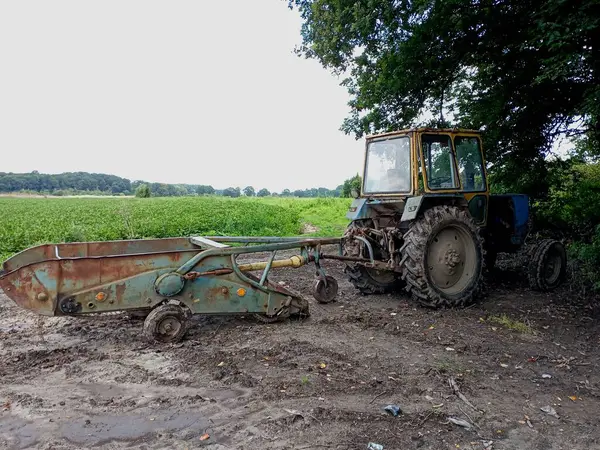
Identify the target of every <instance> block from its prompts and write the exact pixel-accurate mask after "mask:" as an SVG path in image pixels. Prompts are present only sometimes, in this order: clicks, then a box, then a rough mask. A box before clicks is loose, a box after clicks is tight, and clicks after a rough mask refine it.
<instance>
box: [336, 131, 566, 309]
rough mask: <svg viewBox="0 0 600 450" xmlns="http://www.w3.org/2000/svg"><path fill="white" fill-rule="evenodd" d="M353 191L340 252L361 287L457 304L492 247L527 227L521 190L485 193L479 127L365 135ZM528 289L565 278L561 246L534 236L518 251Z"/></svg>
mask: <svg viewBox="0 0 600 450" xmlns="http://www.w3.org/2000/svg"><path fill="white" fill-rule="evenodd" d="M362 180H363V183H362V188H361V192H355V193H354V194H353V196H354V197H355V199H354V200H353V202H352V205H351V206H350V209H349V211H348V213H347V218H348V219H350V220H351V222H350V224H349V226H348V228H347V230H346V232H345V234H344V238H343V253H344V255H345V256H347V257H352V258H356V261H359V260H361V259H362V260H364V259H368V260H370V261H371V262H370V263H364V262H356V261H355V262H350V263H347V265H346V268H345V271H346V274H347V275H348V277H349V279H350V281H351V282H352V283H353V284H354V286H355V287H356V288H357V289H358V290H360V291H361V292H362V293H364V294H375V293H386V292H392V291H398V290H402V289H405V290H406V291H408V292H409V293H410V294H411V295H412V297H413V298H415V299H416V300H418V302H420V303H421V304H422V305H425V306H429V307H433V308H437V307H442V306H447V307H455V306H465V305H468V304H470V303H472V302H473V301H474V300H475V299H476V298H477V297H478V296H479V294H480V293H481V290H482V279H483V277H484V275H485V273H486V272H487V271H488V269H491V267H492V266H493V265H494V263H495V260H496V256H497V254H498V253H516V252H519V251H522V250H523V247H524V245H525V240H526V238H527V236H528V234H529V232H530V225H529V223H530V220H529V199H528V197H527V196H526V195H521V194H514V195H513V194H510V195H490V191H489V185H488V177H487V174H486V170H485V162H484V153H483V150H482V142H481V136H480V133H479V132H477V131H472V130H461V129H429V128H418V129H410V130H404V131H398V132H392V133H385V134H378V135H374V136H369V137H367V139H366V149H365V163H364V172H363V177H362ZM527 254H528V255H529V258H530V260H529V264H528V266H527V275H528V279H529V283H530V286H531V288H533V289H536V290H543V291H546V290H550V289H553V288H555V287H557V286H558V285H559V284H560V283H561V281H562V280H563V278H564V276H565V271H566V253H565V249H564V247H563V245H562V244H561V243H560V242H559V241H556V240H552V239H544V240H541V241H540V242H538V243H536V244H534V245H533V246H531V247H530V248H529V251H528V252H527Z"/></svg>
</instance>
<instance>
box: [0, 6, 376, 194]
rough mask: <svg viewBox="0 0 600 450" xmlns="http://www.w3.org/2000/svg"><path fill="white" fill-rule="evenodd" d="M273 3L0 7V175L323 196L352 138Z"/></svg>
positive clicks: (338, 99) (350, 155) (336, 96)
mask: <svg viewBox="0 0 600 450" xmlns="http://www.w3.org/2000/svg"><path fill="white" fill-rule="evenodd" d="M299 42H300V19H299V17H298V15H297V12H296V11H291V10H289V9H288V8H287V1H284V0H253V1H249V0H228V1H210V2H209V1H200V0H195V1H190V0H180V1H176V2H172V1H166V0H163V1H156V0H143V1H142V0H127V1H123V0H118V1H117V0H104V1H98V0H97V1H81V0H70V1H67V0H53V1H47V0H44V1H40V0H37V1H21V0H18V1H17V0H13V1H9V0H4V1H0V61H1V65H0V172H30V171H32V170H38V171H39V172H42V173H60V172H70V171H87V172H100V173H110V174H115V175H119V176H122V177H125V178H129V179H130V180H132V181H133V180H136V179H144V180H147V181H152V182H164V183H191V184H211V185H213V186H214V187H215V188H217V189H218V188H225V187H227V186H239V187H241V188H243V187H244V186H246V185H252V186H254V187H255V188H257V189H259V188H262V187H266V188H267V189H270V190H276V191H281V190H282V189H284V188H289V189H292V190H294V189H304V188H310V187H319V186H323V187H328V188H335V187H336V186H337V185H339V184H341V183H342V182H343V180H344V179H346V178H348V177H350V176H353V175H354V174H356V173H357V172H360V171H361V165H362V162H363V148H364V147H363V145H364V144H363V141H362V140H360V141H356V140H355V139H354V137H352V136H346V135H344V134H343V133H342V132H341V131H339V127H340V125H341V123H342V120H343V119H344V117H345V116H346V115H347V113H348V107H347V105H346V102H347V100H348V97H347V94H346V91H345V89H344V88H342V87H340V86H339V84H338V83H339V80H337V79H336V78H334V77H333V76H332V75H331V74H330V73H329V72H327V71H326V70H325V69H323V68H322V67H321V66H320V65H319V64H318V63H317V62H316V61H309V60H305V59H302V58H299V57H297V56H296V55H294V54H293V48H294V46H295V45H296V44H297V43H299Z"/></svg>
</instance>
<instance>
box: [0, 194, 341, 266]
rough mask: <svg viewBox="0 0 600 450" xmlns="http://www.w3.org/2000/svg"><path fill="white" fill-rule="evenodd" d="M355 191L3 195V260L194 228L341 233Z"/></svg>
mask: <svg viewBox="0 0 600 450" xmlns="http://www.w3.org/2000/svg"><path fill="white" fill-rule="evenodd" d="M349 204H350V200H349V199H339V198H317V199H298V198H264V199H263V198H261V199H259V198H237V199H230V198H222V197H195V198H190V197H186V198H172V197H171V198H150V199H136V198H0V260H4V259H6V258H8V257H9V256H10V255H12V254H14V253H16V252H19V251H21V250H24V249H25V248H28V247H31V246H33V245H38V244H42V243H51V242H80V241H104V240H114V239H140V238H164V237H173V236H189V235H238V236H239V235H250V236H261V235H264V236H267V235H271V236H294V235H299V234H303V233H304V234H313V235H319V236H338V235H341V233H342V232H343V230H344V228H345V226H346V224H347V220H346V219H345V213H346V210H347V209H348V205H349Z"/></svg>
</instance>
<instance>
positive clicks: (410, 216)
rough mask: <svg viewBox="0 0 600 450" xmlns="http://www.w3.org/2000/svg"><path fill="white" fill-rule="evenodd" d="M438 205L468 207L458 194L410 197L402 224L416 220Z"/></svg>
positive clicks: (403, 213) (403, 214)
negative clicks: (422, 213) (423, 212)
mask: <svg viewBox="0 0 600 450" xmlns="http://www.w3.org/2000/svg"><path fill="white" fill-rule="evenodd" d="M438 205H455V206H463V207H465V208H466V207H468V203H467V200H466V199H465V198H464V197H463V196H462V195H457V194H425V195H417V196H415V197H410V198H408V199H407V200H406V206H405V207H404V211H403V212H402V218H401V219H400V220H401V221H402V222H406V221H411V220H415V219H416V218H417V217H418V216H419V214H420V213H421V212H422V211H425V210H426V209H429V208H431V207H433V206H438Z"/></svg>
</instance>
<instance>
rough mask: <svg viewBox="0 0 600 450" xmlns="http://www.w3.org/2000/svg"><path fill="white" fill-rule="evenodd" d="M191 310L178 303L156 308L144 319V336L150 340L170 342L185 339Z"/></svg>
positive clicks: (163, 342)
mask: <svg viewBox="0 0 600 450" xmlns="http://www.w3.org/2000/svg"><path fill="white" fill-rule="evenodd" d="M188 319H189V312H188V311H187V310H186V309H184V308H183V307H181V306H178V305H172V304H167V305H161V306H158V307H156V308H154V309H153V310H152V311H151V312H150V314H148V317H146V320H145V321H144V336H145V337H146V339H148V340H149V341H150V342H160V343H162V344H170V343H174V342H179V341H180V340H181V339H183V336H184V335H185V333H186V331H187V329H188Z"/></svg>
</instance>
